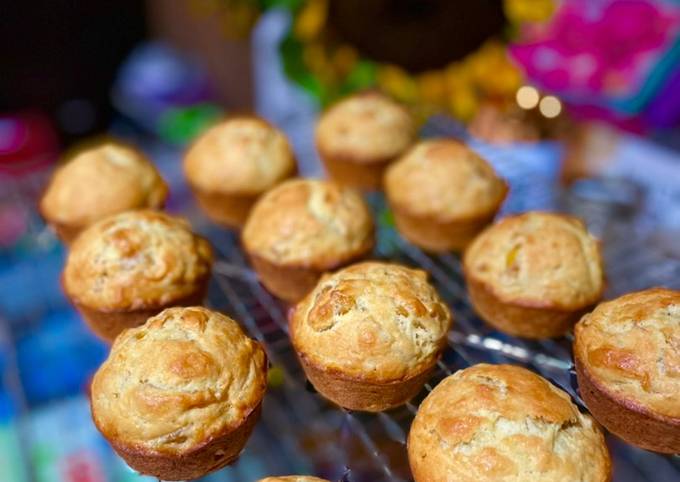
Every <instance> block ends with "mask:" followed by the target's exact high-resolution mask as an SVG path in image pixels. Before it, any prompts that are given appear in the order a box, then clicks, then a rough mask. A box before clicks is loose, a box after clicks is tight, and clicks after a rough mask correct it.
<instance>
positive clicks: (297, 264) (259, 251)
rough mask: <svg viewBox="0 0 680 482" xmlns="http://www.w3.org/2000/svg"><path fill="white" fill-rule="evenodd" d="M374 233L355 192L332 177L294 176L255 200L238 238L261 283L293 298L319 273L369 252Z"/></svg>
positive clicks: (276, 292)
mask: <svg viewBox="0 0 680 482" xmlns="http://www.w3.org/2000/svg"><path fill="white" fill-rule="evenodd" d="M373 231H374V229H373V220H372V218H371V213H370V211H369V209H368V206H367V205H366V203H365V202H364V200H363V199H362V198H361V196H360V195H359V193H357V192H355V191H353V190H351V189H348V188H343V187H341V186H339V185H337V184H335V183H333V182H330V181H322V180H314V179H293V180H289V181H286V182H284V183H282V184H281V185H279V186H277V187H275V188H274V189H272V190H271V191H269V192H267V193H266V194H265V195H264V196H262V198H261V199H260V200H259V201H258V202H257V204H256V205H255V207H254V208H253V210H252V212H251V214H250V216H249V217H248V221H247V222H246V225H245V227H244V229H243V236H242V242H243V246H244V248H245V251H246V252H247V254H248V256H249V258H250V260H251V262H252V264H253V267H254V268H255V271H257V273H258V275H259V277H260V281H261V282H262V284H264V286H265V287H266V288H267V289H268V290H269V291H271V292H272V293H273V294H275V295H276V296H278V297H279V298H282V299H284V300H286V301H289V302H296V301H298V300H300V299H301V298H302V297H303V296H304V295H306V294H307V293H308V292H309V291H310V290H311V289H312V288H313V287H314V285H315V284H316V282H317V281H318V280H319V277H320V276H321V274H322V273H324V272H326V271H330V270H333V269H336V268H339V267H340V266H343V265H346V264H349V263H351V262H352V261H355V260H357V259H359V258H363V257H364V256H366V255H367V254H369V253H370V252H371V250H372V249H373V244H374V232H373Z"/></svg>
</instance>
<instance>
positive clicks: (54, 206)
mask: <svg viewBox="0 0 680 482" xmlns="http://www.w3.org/2000/svg"><path fill="white" fill-rule="evenodd" d="M167 195H168V188H167V185H166V184H165V182H164V181H163V179H162V178H161V176H160V175H159V174H158V171H157V170H156V168H155V167H154V165H153V164H152V163H151V162H150V161H149V160H148V159H147V158H146V157H145V156H144V155H143V154H142V153H141V152H140V151H138V150H137V149H135V148H133V147H130V146H127V145H125V144H120V143H117V142H106V143H103V144H100V145H97V146H96V147H92V148H90V149H87V150H84V151H82V152H80V153H79V154H77V155H76V156H74V157H73V158H72V159H70V160H69V161H68V162H66V163H65V164H64V165H63V166H61V167H60V168H59V169H57V171H56V172H55V173H54V175H53V176H52V179H51V181H50V183H49V185H48V186H47V189H46V191H45V194H44V196H43V198H42V200H41V202H40V210H41V212H42V213H43V215H44V216H45V217H46V218H47V219H48V221H50V222H57V223H61V224H65V225H69V226H78V227H83V226H87V225H88V224H91V223H92V222H94V221H98V220H100V219H102V218H104V217H106V216H108V215H111V214H115V213H119V212H122V211H125V210H128V209H139V208H159V207H161V206H162V205H163V203H164V202H165V198H166V197H167Z"/></svg>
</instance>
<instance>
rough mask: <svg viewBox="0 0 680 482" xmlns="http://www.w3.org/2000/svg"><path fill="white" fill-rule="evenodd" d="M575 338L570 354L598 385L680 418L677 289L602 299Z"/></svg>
mask: <svg viewBox="0 0 680 482" xmlns="http://www.w3.org/2000/svg"><path fill="white" fill-rule="evenodd" d="M575 337H576V339H575V344H574V356H575V357H577V358H578V359H579V360H580V362H581V364H582V365H583V367H584V369H585V370H587V372H588V373H589V375H590V376H591V377H592V378H593V379H594V382H595V383H596V384H597V385H599V386H600V387H601V388H602V389H604V390H605V391H607V392H609V394H611V395H612V396H613V397H614V398H616V399H618V400H624V401H627V402H629V403H633V404H634V405H636V406H638V407H642V408H643V409H644V410H646V411H648V412H652V413H654V414H660V415H663V416H666V417H672V418H675V419H680V396H679V394H680V291H675V290H670V289H666V288H652V289H648V290H644V291H638V292H636V293H628V294H626V295H623V296H621V297H619V298H617V299H615V300H612V301H607V302H605V303H601V304H599V305H598V306H597V308H595V310H593V312H592V313H590V314H587V315H585V316H584V317H583V318H582V319H581V321H579V322H578V323H577V325H576V328H575Z"/></svg>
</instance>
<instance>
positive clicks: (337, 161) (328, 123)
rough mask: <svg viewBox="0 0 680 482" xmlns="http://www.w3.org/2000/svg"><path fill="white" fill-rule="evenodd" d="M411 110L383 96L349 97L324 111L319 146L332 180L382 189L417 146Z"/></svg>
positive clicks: (373, 94) (365, 187)
mask: <svg viewBox="0 0 680 482" xmlns="http://www.w3.org/2000/svg"><path fill="white" fill-rule="evenodd" d="M415 136H416V127H415V124H414V122H413V119H412V118H411V115H410V114H409V112H408V111H407V110H406V109H405V108H404V107H402V106H401V105H399V104H397V103H396V102H394V101H393V100H391V99H390V98H388V97H386V96H384V95H383V94H380V93H378V92H373V91H369V92H361V93H358V94H354V95H352V96H350V97H347V98H345V99H343V100H341V101H340V102H338V103H336V104H335V105H333V106H331V108H330V109H328V110H327V111H326V112H324V113H323V114H322V115H321V117H320V119H319V122H318V124H317V127H316V146H317V150H318V151H319V155H320V157H321V160H322V161H323V163H324V165H325V166H326V170H327V171H328V173H329V174H330V176H331V178H333V180H335V181H336V182H339V183H341V184H343V185H347V186H352V187H356V188H360V189H367V190H371V189H379V188H380V187H381V185H382V176H383V172H384V170H385V167H387V165H388V164H389V163H390V162H391V161H393V160H394V159H396V158H397V157H399V156H400V155H401V154H403V153H404V152H405V151H406V149H408V147H409V146H410V145H411V144H412V143H413V141H414V140H415Z"/></svg>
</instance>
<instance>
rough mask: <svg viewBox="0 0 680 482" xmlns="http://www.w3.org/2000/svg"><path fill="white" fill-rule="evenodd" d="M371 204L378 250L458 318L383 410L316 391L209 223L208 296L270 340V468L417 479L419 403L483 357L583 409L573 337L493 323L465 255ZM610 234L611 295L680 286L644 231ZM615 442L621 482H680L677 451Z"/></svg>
mask: <svg viewBox="0 0 680 482" xmlns="http://www.w3.org/2000/svg"><path fill="white" fill-rule="evenodd" d="M371 202H372V205H373V208H374V210H375V211H376V219H377V220H379V229H378V246H377V248H376V251H375V253H374V256H375V257H376V258H379V259H388V260H392V261H396V262H400V263H403V264H406V265H410V266H418V267H421V268H423V269H424V270H426V271H427V272H428V273H429V274H430V278H431V280H432V282H433V283H434V284H435V285H436V286H437V288H438V290H439V292H440V294H441V295H442V297H443V298H444V299H445V300H446V301H447V303H448V304H449V306H450V308H451V310H452V312H453V314H454V319H455V321H454V327H453V329H452V331H451V332H450V334H449V337H448V341H449V346H448V348H447V350H446V351H445V353H444V355H443V357H442V359H441V361H440V362H439V363H438V365H437V368H436V370H435V373H434V374H433V376H432V378H431V379H430V381H429V382H428V383H427V384H426V385H425V387H424V389H423V390H422V391H421V393H420V394H419V395H418V396H417V397H416V398H415V399H414V400H411V401H410V402H409V403H407V404H406V405H404V406H403V407H400V408H397V409H394V410H390V411H387V412H383V413H379V414H365V413H358V412H351V411H348V410H344V409H341V408H338V407H336V406H334V405H332V404H330V403H329V402H327V401H326V400H324V399H323V398H322V397H320V396H319V395H317V394H316V393H315V392H314V390H313V388H312V387H311V385H310V384H309V383H308V382H306V379H305V376H304V373H303V372H302V369H301V368H300V366H299V364H298V362H297V359H296V356H295V353H294V351H293V349H292V347H291V344H290V341H289V339H288V325H287V316H286V315H287V308H286V307H285V306H284V305H283V304H282V303H281V302H279V301H278V300H277V299H275V298H274V297H273V296H272V295H270V294H269V293H268V292H267V291H266V290H265V289H264V288H263V287H262V286H261V285H260V284H259V282H258V281H257V276H256V274H255V273H254V272H252V271H251V269H250V268H249V266H248V263H247V261H246V258H245V256H244V255H243V253H242V251H241V249H240V246H239V242H238V238H237V236H236V235H235V234H233V233H230V232H226V231H222V230H216V229H214V228H212V227H209V225H207V224H206V225H205V226H204V227H205V229H204V231H205V233H206V234H207V235H208V237H209V238H211V240H212V242H213V244H214V246H215V248H216V250H217V252H218V257H219V260H218V261H217V263H216V266H215V276H214V278H215V283H214V286H212V287H211V293H210V297H209V299H210V303H211V305H212V306H213V307H214V308H216V309H220V310H223V311H225V312H227V313H229V314H231V315H232V316H234V318H236V319H238V320H240V321H241V322H242V323H243V325H244V326H245V328H246V329H247V330H248V331H249V332H250V334H251V335H252V336H253V337H254V338H256V339H257V340H259V341H260V342H262V343H263V344H264V345H265V347H266V349H267V352H268V355H269V357H270V362H271V365H272V370H271V371H272V373H274V374H275V375H274V376H273V377H271V379H270V382H271V383H270V385H271V386H272V388H271V389H270V391H269V393H268V395H267V397H266V398H265V402H264V410H263V420H262V422H261V425H263V426H264V428H263V429H266V430H268V431H269V432H270V433H271V434H272V438H271V439H270V443H271V446H270V447H269V448H264V449H262V448H261V449H259V450H262V451H264V452H267V451H271V450H276V451H277V452H282V453H284V454H285V456H284V458H285V460H286V464H283V465H278V466H276V468H272V469H271V470H279V471H280V473H283V472H281V471H287V473H294V472H298V473H302V472H307V473H311V472H314V473H316V474H319V475H322V476H324V477H327V478H329V479H330V480H338V479H342V480H346V481H351V482H363V481H372V482H374V481H375V482H378V481H395V482H396V481H409V480H412V479H411V476H410V472H409V468H408V462H407V457H406V440H407V437H408V430H409V426H410V423H411V421H412V419H413V416H414V415H415V413H416V411H417V409H418V405H419V403H420V402H421V401H422V399H423V398H424V397H425V396H426V395H427V393H429V392H430V391H431V390H432V388H433V387H434V386H436V385H437V383H439V381H441V380H442V379H443V378H445V377H446V376H448V375H450V374H451V373H453V372H454V371H456V370H458V369H460V368H464V367H467V366H470V365H473V364H475V363H480V362H487V363H514V364H518V365H522V366H525V367H527V368H530V369H532V370H534V371H535V372H537V373H539V374H541V375H543V376H544V377H546V378H547V379H549V380H551V381H552V382H554V383H555V384H557V385H558V386H560V387H562V388H563V389H564V390H566V391H567V392H568V393H569V394H570V395H571V396H572V397H573V398H574V400H575V401H576V402H577V403H578V404H580V405H581V407H582V408H583V409H584V410H585V407H584V406H583V402H582V401H581V399H580V397H579V394H578V389H577V387H576V383H575V376H574V371H573V365H572V359H571V339H570V337H565V338H562V339H557V340H543V341H527V340H521V339H518V338H515V337H511V336H508V335H504V334H502V333H500V332H497V331H495V330H493V329H492V328H490V327H488V326H487V325H485V324H484V323H483V322H482V321H481V320H480V319H479V318H478V317H477V316H476V315H475V313H474V311H473V310H472V308H471V305H470V302H469V299H468V296H467V292H466V289H465V284H464V281H463V277H462V273H461V265H460V261H459V258H458V257H457V256H455V255H451V254H446V255H440V256H432V255H428V254H426V253H424V252H423V251H421V250H419V249H418V248H416V247H414V246H412V245H410V244H409V243H407V242H406V241H404V240H403V239H402V238H401V237H400V236H399V235H398V234H397V233H396V232H395V230H394V229H393V228H392V226H391V223H390V221H389V214H387V216H386V213H388V211H387V210H386V208H385V206H384V201H383V200H382V198H381V197H380V196H375V197H373V198H372V199H371ZM622 233H625V234H626V236H622ZM604 238H605V239H604V254H605V259H606V262H607V266H608V268H609V269H608V276H609V280H610V283H609V289H608V296H615V295H618V294H621V293H623V292H626V291H631V290H634V289H639V288H644V287H648V286H652V285H666V286H675V287H678V283H679V282H680V260H677V259H672V258H668V257H667V256H665V255H664V254H663V253H662V252H659V251H658V250H654V249H650V248H649V246H645V249H641V246H642V244H641V243H644V242H645V238H644V237H643V236H638V235H635V234H634V232H633V231H631V230H630V229H629V227H628V228H626V226H625V225H619V226H616V225H615V226H610V229H609V231H608V235H607V236H604ZM258 430H260V428H258ZM607 440H608V444H609V446H610V450H611V452H612V455H613V458H614V471H615V473H614V480H615V481H616V482H634V481H635V482H637V481H645V480H649V481H655V482H666V481H669V482H670V481H676V480H680V458H678V457H677V456H675V457H672V456H670V457H669V456H662V455H658V454H654V453H652V452H647V451H644V450H641V449H637V448H635V447H632V446H630V445H628V444H626V443H624V442H622V441H620V440H619V439H617V438H616V437H613V436H608V439H607ZM248 450H250V446H249V448H247V450H246V451H248ZM238 465H239V464H236V469H238ZM227 470H233V469H227ZM210 480H212V479H210ZM215 480H224V479H219V478H218V479H215ZM227 480H232V479H227ZM233 480H246V479H240V478H239V479H233Z"/></svg>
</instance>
